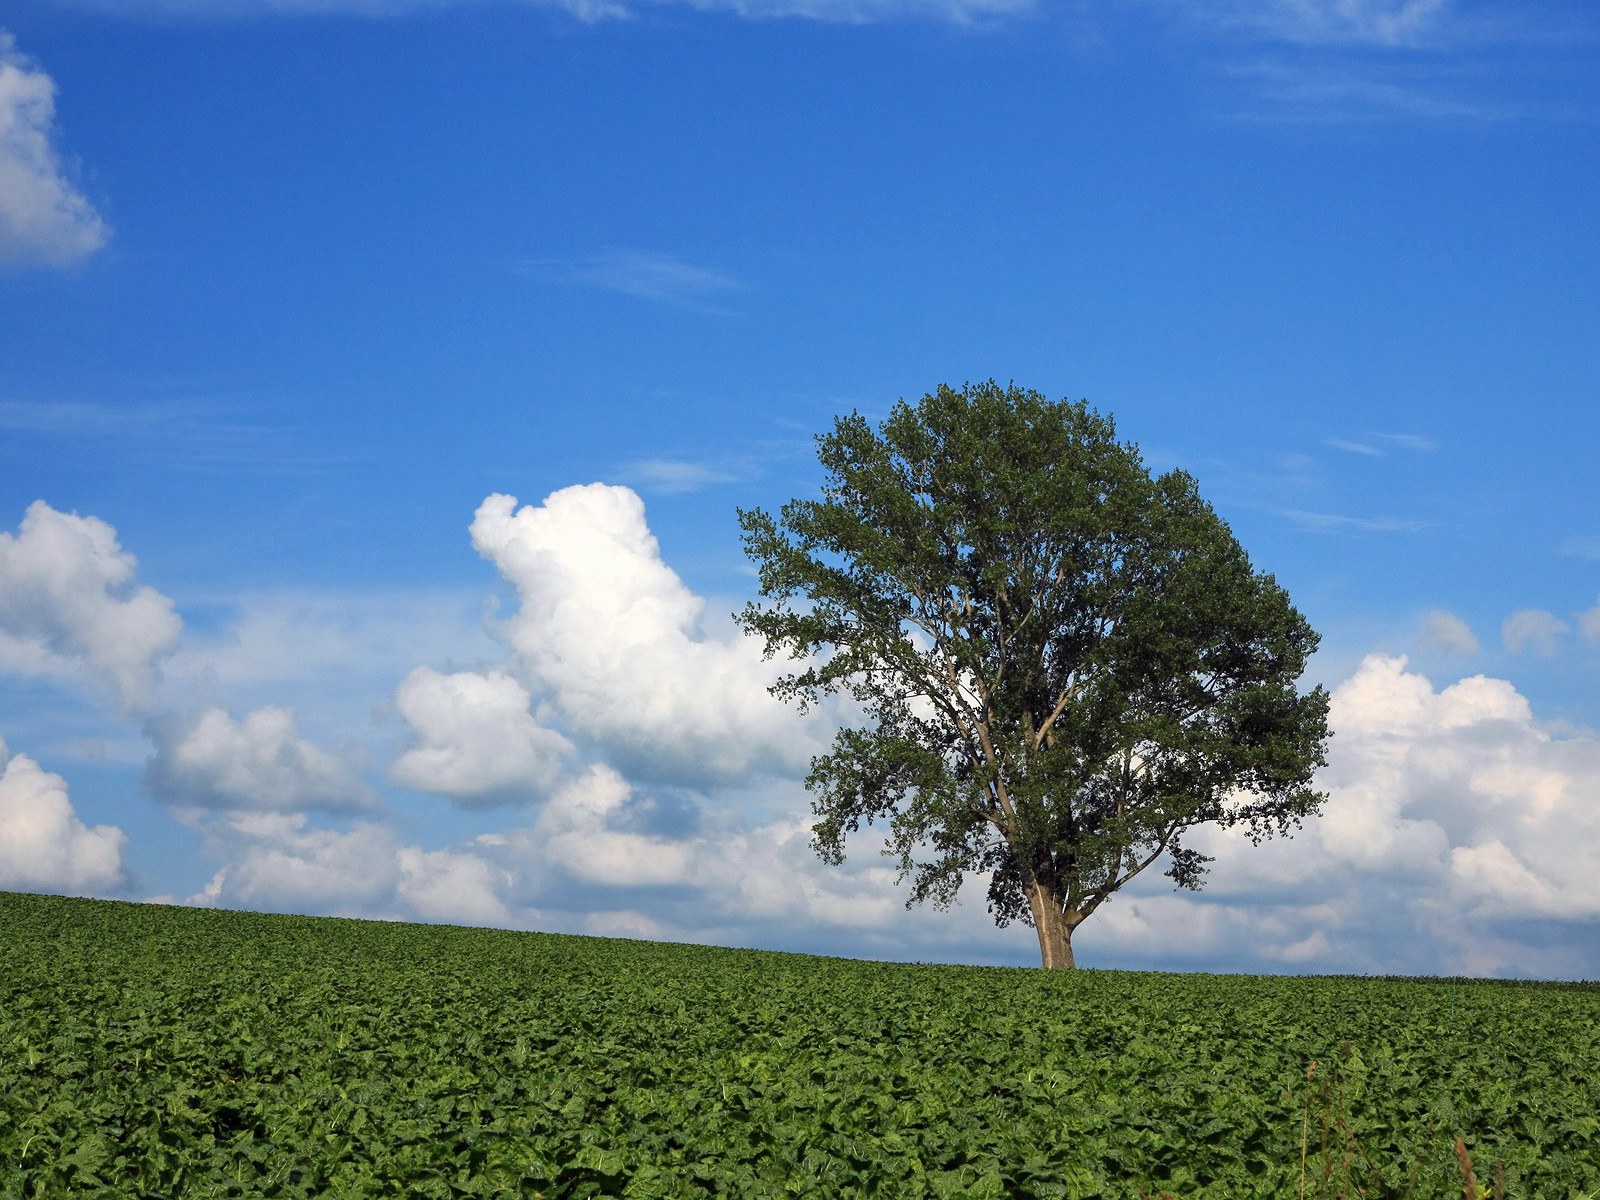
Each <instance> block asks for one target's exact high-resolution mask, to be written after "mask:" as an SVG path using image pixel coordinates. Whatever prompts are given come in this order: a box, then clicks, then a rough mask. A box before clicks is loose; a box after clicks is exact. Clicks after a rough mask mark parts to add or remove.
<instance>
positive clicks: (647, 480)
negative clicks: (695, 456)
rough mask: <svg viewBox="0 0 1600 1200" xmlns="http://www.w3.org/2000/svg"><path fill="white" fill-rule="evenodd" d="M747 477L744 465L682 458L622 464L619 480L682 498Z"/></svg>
mask: <svg viewBox="0 0 1600 1200" xmlns="http://www.w3.org/2000/svg"><path fill="white" fill-rule="evenodd" d="M748 474H749V470H748V468H747V467H744V466H735V465H733V464H729V463H726V462H720V461H719V462H696V461H693V460H690V459H681V458H644V459H638V460H636V461H634V462H630V463H624V464H622V467H621V469H620V471H619V475H620V477H621V478H622V479H623V480H625V481H626V482H628V483H632V484H636V485H638V486H639V487H641V488H643V489H644V490H646V491H650V492H662V493H665V494H667V495H681V494H683V493H685V492H698V491H700V490H702V489H703V488H708V487H715V486H716V485H717V484H719V483H737V482H738V481H739V480H741V479H743V478H745V477H746V476H747V475H748Z"/></svg>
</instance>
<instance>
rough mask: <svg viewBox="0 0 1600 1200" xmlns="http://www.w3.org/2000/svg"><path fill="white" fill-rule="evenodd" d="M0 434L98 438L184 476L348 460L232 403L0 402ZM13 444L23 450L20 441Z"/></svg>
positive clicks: (77, 440) (318, 466)
mask: <svg viewBox="0 0 1600 1200" xmlns="http://www.w3.org/2000/svg"><path fill="white" fill-rule="evenodd" d="M0 430H6V431H11V432H15V433H18V434H23V435H31V438H32V439H36V440H37V441H54V442H55V443H57V444H60V443H68V444H70V445H71V446H72V448H73V449H74V450H76V451H78V452H80V453H81V452H82V451H83V445H82V444H83V442H84V441H85V440H87V439H99V440H101V441H102V442H104V443H106V444H107V446H108V449H111V448H114V450H115V452H116V454H117V455H118V456H119V458H131V459H137V460H141V461H144V462H149V463H154V464H157V465H159V466H161V467H164V468H171V469H175V470H185V471H230V472H233V471H240V470H247V471H272V472H277V473H282V472H293V473H298V474H311V473H314V472H319V471H326V470H329V469H333V468H336V467H342V466H345V465H347V464H349V463H350V462H351V461H353V458H354V456H353V455H352V454H351V453H349V452H348V451H340V452H338V453H327V452H324V451H321V450H318V449H316V448H314V447H312V446H310V445H308V444H307V439H306V438H305V437H303V436H301V434H302V431H301V430H297V429H296V428H295V427H294V426H292V425H288V424H286V423H284V421H283V419H282V416H281V414H277V413H273V414H263V415H260V416H259V417H257V416H252V414H251V413H249V412H248V411H247V410H242V409H240V408H238V407H237V406H233V405H226V406H224V405H217V404H208V403H187V402H186V403H174V402H168V401H161V402H152V403H138V402H125V401H119V402H116V403H105V402H85V401H79V400H48V401H39V400H0ZM12 444H13V445H16V446H19V448H21V447H28V442H27V441H25V440H24V439H22V438H15V439H12ZM28 448H29V449H32V450H33V452H35V453H37V449H36V448H34V447H28ZM24 452H26V451H24Z"/></svg>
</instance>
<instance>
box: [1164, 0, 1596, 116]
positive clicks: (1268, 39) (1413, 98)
mask: <svg viewBox="0 0 1600 1200" xmlns="http://www.w3.org/2000/svg"><path fill="white" fill-rule="evenodd" d="M1154 2H1155V3H1156V4H1158V5H1159V6H1161V7H1163V8H1164V9H1165V10H1166V11H1167V12H1169V13H1170V14H1171V16H1172V19H1173V20H1174V21H1175V22H1176V23H1179V24H1181V25H1185V26H1187V27H1188V28H1189V29H1191V30H1193V31H1194V32H1195V33H1196V35H1197V36H1198V37H1199V38H1200V39H1201V40H1202V41H1204V42H1207V43H1209V46H1210V50H1211V52H1212V53H1213V54H1214V55H1215V56H1216V57H1215V61H1214V69H1215V71H1216V76H1217V78H1218V79H1219V80H1220V81H1221V83H1222V85H1223V87H1224V89H1225V91H1226V92H1227V93H1231V96H1230V98H1229V99H1228V100H1226V101H1225V103H1227V104H1228V105H1229V107H1230V108H1231V115H1232V116H1233V117H1234V118H1235V119H1238V120H1243V121H1253V122H1261V123H1286V124H1301V125H1314V124H1370V123H1375V122H1393V121H1409V122H1427V123H1448V124H1484V123H1499V122H1506V121H1514V120H1526V119H1539V120H1552V119H1553V120H1570V119H1593V117H1594V115H1595V114H1594V113H1592V112H1584V111H1580V110H1579V109H1578V108H1575V107H1574V106H1573V104H1572V103H1570V102H1567V101H1562V100H1558V99H1556V97H1558V96H1561V95H1571V94H1575V93H1573V92H1572V90H1571V89H1570V88H1568V87H1566V86H1565V85H1564V84H1562V82H1561V80H1562V79H1563V78H1564V77H1565V76H1571V77H1572V78H1587V77H1588V76H1590V75H1592V72H1593V62H1592V58H1593V50H1594V46H1595V44H1596V40H1597V33H1600V31H1597V28H1596V14H1595V10H1594V9H1593V8H1592V6H1582V5H1570V4H1564V3H1561V2H1560V0H1532V2H1530V3H1524V4H1512V3H1508V2H1505V0H1211V2H1209V3H1203V4H1184V5H1177V4H1172V3H1170V0H1154Z"/></svg>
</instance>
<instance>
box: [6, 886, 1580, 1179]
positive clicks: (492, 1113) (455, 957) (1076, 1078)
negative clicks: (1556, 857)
mask: <svg viewBox="0 0 1600 1200" xmlns="http://www.w3.org/2000/svg"><path fill="white" fill-rule="evenodd" d="M1313 1064H1315V1065H1314V1066H1313ZM1597 1113H1600V987H1597V986H1595V985H1581V984H1580V985H1553V984H1551V985H1546V984H1537V985H1529V984H1524V985H1511V984H1496V983H1460V984H1456V983H1452V982H1451V981H1449V980H1380V979H1352V978H1318V979H1312V978H1278V977H1246V976H1203V975H1166V974H1148V973H1135V972H1102V971H1080V972H1077V973H1048V974H1047V973H1045V972H1042V971H1036V970H1021V969H997V968H968V967H947V966H921V965H895V964H884V963H871V962H853V961H846V960H839V959H827V958H812V957H805V956H798V955H786V954H775V953H764V952H756V951H745V950H722V949H711V948H705V947H698V946H679V945H668V944H656V943H649V942H632V941H620V940H606V939H597V938H579V937H561V936H552V935H544V934H526V933H506V932H498V931H491V930H478V929H460V928H451V927H437V926H420V925H401V924H388V923H381V922H365V921H347V920H333V919H314V918H301V917H286V916H263V915H256V914H248V913H237V912H214V911H207V910H193V909H181V908H166V907H157V906H145V905H131V904H118V903H112V902H107V901H91V900H67V899H60V898H55V897H43V896H24V895H12V894H0V1196H3V1197H7V1198H12V1197H26V1198H32V1197H57V1196H62V1197H65V1196H71V1197H101V1196H104V1197H119V1198H122V1197H151V1198H160V1200H173V1198H177V1197H213V1196H240V1197H256V1196H262V1197H277V1196H284V1197H289V1196H295V1197H356V1196H362V1197H365V1196H394V1197H399V1196H406V1197H413V1196H414V1197H447V1196H507V1197H509V1196H525V1197H557V1196H561V1197H567V1196H600V1195H605V1196H611V1195H626V1196H643V1197H653V1196H667V1197H676V1196H706V1195H727V1196H789V1195H795V1196H816V1197H836V1196H838V1197H848V1196H882V1197H898V1196H972V1197H978V1196H992V1197H1003V1196H1070V1197H1139V1196H1140V1195H1141V1194H1149V1195H1151V1196H1160V1195H1162V1194H1166V1195H1168V1196H1171V1197H1177V1198H1179V1200H1187V1198H1189V1197H1250V1196H1273V1197H1298V1196H1301V1195H1305V1196H1333V1195H1347V1196H1356V1195H1361V1196H1368V1197H1373V1196H1417V1197H1447V1196H1448V1197H1452V1198H1460V1197H1462V1196H1464V1195H1467V1194H1468V1192H1467V1190H1466V1189H1467V1185H1466V1183H1465V1182H1464V1173H1463V1171H1462V1169H1461V1163H1460V1160H1459V1158H1458V1154H1457V1149H1456V1140H1457V1139H1458V1138H1460V1139H1462V1145H1463V1148H1464V1149H1465V1150H1466V1151H1467V1152H1468V1153H1469V1154H1470V1157H1471V1161H1472V1163H1473V1165H1474V1169H1475V1171H1476V1179H1477V1185H1478V1189H1479V1194H1481V1195H1483V1196H1484V1197H1486V1198H1487V1197H1489V1196H1491V1195H1494V1194H1496V1193H1498V1194H1501V1195H1505V1196H1513V1197H1527V1198H1534V1197H1550V1198H1560V1200H1573V1198H1575V1197H1579V1196H1584V1195H1600V1117H1597V1115H1596V1114H1597Z"/></svg>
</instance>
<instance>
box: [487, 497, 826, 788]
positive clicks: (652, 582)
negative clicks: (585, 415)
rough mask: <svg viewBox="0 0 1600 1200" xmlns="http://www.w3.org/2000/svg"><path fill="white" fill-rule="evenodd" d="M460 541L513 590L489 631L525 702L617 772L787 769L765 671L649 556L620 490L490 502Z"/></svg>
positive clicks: (789, 749)
mask: <svg viewBox="0 0 1600 1200" xmlns="http://www.w3.org/2000/svg"><path fill="white" fill-rule="evenodd" d="M472 543H473V545H474V546H475V547H476V548H477V550H478V552H479V553H480V554H482V555H483V556H484V557H485V558H487V559H489V560H490V561H491V562H493V563H494V565H495V566H496V567H497V568H498V569H499V571H500V574H501V575H502V576H503V577H504V578H505V580H506V581H507V582H508V583H509V584H511V586H512V587H513V588H514V589H515V590H516V592H517V597H518V600H519V602H520V605H519V608H518V610H517V611H516V613H514V614H513V615H512V616H511V617H510V618H509V619H508V620H507V621H506V622H505V623H504V625H503V627H502V633H503V635H504V636H505V637H506V639H507V640H508V642H509V643H510V645H511V647H512V649H513V650H514V651H515V652H516V655H517V660H518V666H519V670H520V671H521V673H522V677H523V679H524V681H525V682H526V683H527V684H528V685H529V687H530V689H531V690H532V691H533V692H534V695H535V696H537V697H540V698H547V699H548V701H549V703H550V704H551V706H552V707H553V709H554V710H555V711H556V712H557V713H558V714H559V715H560V717H561V718H563V719H564V720H565V722H566V725H567V727H568V729H569V730H570V731H571V732H573V733H575V734H578V735H581V736H582V737H584V738H587V739H591V740H592V741H594V742H595V743H597V744H599V745H600V746H602V747H603V748H605V750H606V751H607V752H608V756H610V757H613V758H615V759H618V760H621V761H619V763H618V765H622V766H625V767H626V768H627V769H628V770H629V772H630V773H631V774H636V775H640V774H651V773H655V774H659V775H663V776H666V775H673V776H677V777H679V778H687V779H692V780H715V779H731V778H739V777H741V776H744V775H746V774H747V773H749V772H750V771H752V770H756V769H759V768H762V767H767V766H781V767H784V768H787V769H791V770H792V769H796V768H798V767H801V766H803V765H804V763H805V762H806V761H807V759H808V758H809V756H810V754H811V753H812V752H813V750H814V749H815V747H814V746H813V745H812V744H811V740H810V739H811V736H812V735H811V733H810V732H809V730H810V726H809V725H808V724H807V723H806V722H803V721H799V720H797V718H796V716H795V714H794V713H793V712H792V711H789V710H787V709H785V708H784V707H783V706H782V705H781V704H779V703H778V702H777V701H775V700H773V699H772V697H771V696H769V695H768V694H767V690H766V689H767V687H768V685H769V684H770V682H771V680H772V679H773V678H774V676H775V674H776V671H775V670H774V669H772V667H771V665H770V664H767V663H764V662H763V661H762V659H761V651H760V646H759V644H758V642H757V641H756V640H754V639H749V638H745V637H744V636H742V634H741V633H740V632H739V631H738V630H736V629H734V628H733V627H732V626H731V625H730V626H729V627H728V628H727V629H726V630H725V632H723V633H722V634H721V635H720V636H712V635H710V634H708V633H707V632H706V631H705V630H704V629H703V628H702V617H703V615H704V609H705V602H704V601H703V600H702V599H701V598H700V597H699V596H696V595H695V594H694V593H693V592H691V591H690V590H689V589H688V588H687V587H686V586H685V585H684V583H683V581H682V580H681V579H679V578H678V576H677V574H676V573H674V572H673V571H672V569H671V568H670V567H668V566H667V565H666V563H664V562H663V561H662V559H661V552H660V547H659V546H658V544H657V542H656V539H655V538H654V537H653V536H652V535H651V533H650V530H649V527H648V526H647V525H646V523H645V512H644V503H643V501H641V500H640V499H639V497H638V495H637V494H636V493H634V492H633V491H631V490H630V489H628V488H624V487H612V486H608V485H606V484H599V483H595V484H588V485H584V486H578V487H569V488H564V489H562V490H561V491H558V492H554V493H552V494H551V495H549V496H547V497H546V498H545V500H544V503H543V504H540V505H537V506H535V505H525V506H523V507H522V508H520V509H519V508H518V507H517V501H516V498H515V497H512V496H505V495H494V496H490V497H489V498H488V499H487V500H485V501H484V502H483V504H482V505H481V506H480V507H479V508H478V511H477V515H476V516H475V517H474V519H473V522H472Z"/></svg>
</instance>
